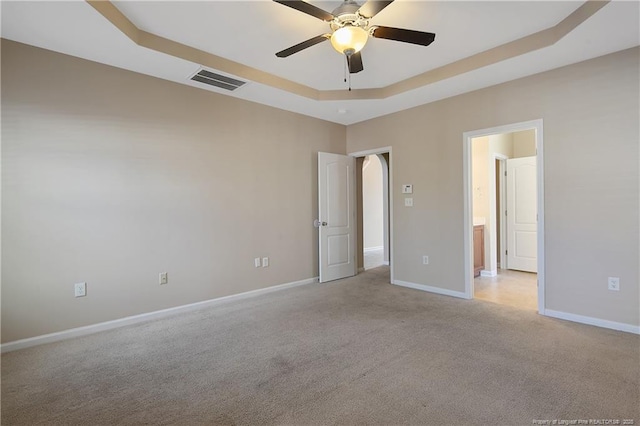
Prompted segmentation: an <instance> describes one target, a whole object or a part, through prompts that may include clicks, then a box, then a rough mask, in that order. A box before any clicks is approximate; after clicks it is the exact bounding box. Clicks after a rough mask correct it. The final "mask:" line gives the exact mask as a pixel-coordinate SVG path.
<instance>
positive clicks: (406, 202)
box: [404, 198, 413, 207]
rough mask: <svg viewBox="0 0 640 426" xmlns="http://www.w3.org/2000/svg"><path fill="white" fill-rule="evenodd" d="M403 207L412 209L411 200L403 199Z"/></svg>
mask: <svg viewBox="0 0 640 426" xmlns="http://www.w3.org/2000/svg"><path fill="white" fill-rule="evenodd" d="M404 206H405V207H413V198H405V199H404Z"/></svg>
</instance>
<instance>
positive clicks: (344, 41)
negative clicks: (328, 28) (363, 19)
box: [331, 25, 369, 54]
mask: <svg viewBox="0 0 640 426" xmlns="http://www.w3.org/2000/svg"><path fill="white" fill-rule="evenodd" d="M368 39H369V33H368V32H367V31H365V30H364V29H362V28H360V27H355V26H353V25H345V26H344V27H342V28H338V29H337V30H336V31H334V32H333V34H332V35H331V45H332V46H333V48H334V49H336V50H337V51H338V53H340V54H347V52H350V53H351V54H353V53H358V52H359V51H361V50H362V48H363V47H364V45H365V44H367V40H368Z"/></svg>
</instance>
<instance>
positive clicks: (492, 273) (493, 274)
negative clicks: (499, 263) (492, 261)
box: [480, 269, 498, 278]
mask: <svg viewBox="0 0 640 426" xmlns="http://www.w3.org/2000/svg"><path fill="white" fill-rule="evenodd" d="M480 276H481V277H489V278H491V277H497V276H498V271H497V270H493V271H487V270H486V269H483V270H482V271H480Z"/></svg>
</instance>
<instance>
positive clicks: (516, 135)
mask: <svg viewBox="0 0 640 426" xmlns="http://www.w3.org/2000/svg"><path fill="white" fill-rule="evenodd" d="M511 137H512V140H513V155H512V156H511V158H520V157H533V156H534V155H536V131H535V130H523V131H521V132H513V133H511Z"/></svg>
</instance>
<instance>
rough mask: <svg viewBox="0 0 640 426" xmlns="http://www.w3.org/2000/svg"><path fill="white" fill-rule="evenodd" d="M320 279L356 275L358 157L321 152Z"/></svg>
mask: <svg viewBox="0 0 640 426" xmlns="http://www.w3.org/2000/svg"><path fill="white" fill-rule="evenodd" d="M318 207H319V209H318V210H319V213H318V214H319V217H318V221H317V226H319V231H320V250H319V253H320V255H319V257H320V259H319V265H320V267H319V269H320V282H326V281H332V280H337V279H340V278H345V277H351V276H353V275H355V274H356V252H355V230H356V227H355V217H356V216H355V158H353V157H349V156H346V155H339V154H329V153H326V152H319V153H318Z"/></svg>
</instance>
